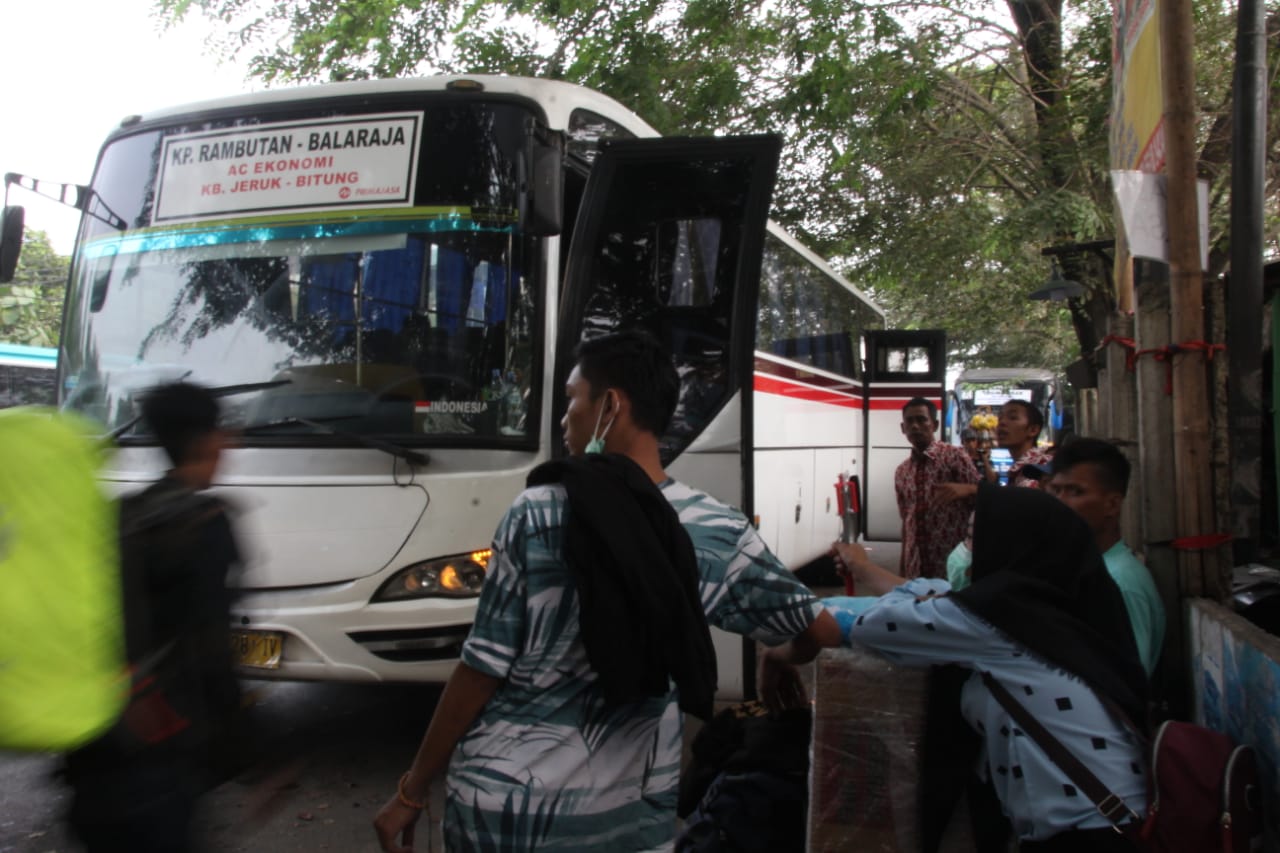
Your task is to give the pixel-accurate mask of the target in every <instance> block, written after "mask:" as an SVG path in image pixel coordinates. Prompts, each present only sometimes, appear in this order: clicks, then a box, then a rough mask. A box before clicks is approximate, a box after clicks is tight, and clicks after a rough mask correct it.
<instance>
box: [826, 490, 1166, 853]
mask: <svg viewBox="0 0 1280 853" xmlns="http://www.w3.org/2000/svg"><path fill="white" fill-rule="evenodd" d="M973 545H974V554H973V567H972V577H973V585H972V586H970V587H969V588H968V589H965V590H962V591H960V592H957V593H954V594H947V590H948V589H949V587H947V585H946V583H945V582H943V581H934V580H924V579H917V580H913V581H911V582H909V583H907V584H905V585H903V586H901V587H899V588H898V589H896V590H894V591H892V592H890V593H887V594H886V595H884V596H883V597H882V598H881V599H880V601H879V602H878V603H877V604H876V605H874V606H873V607H872V608H871V609H869V610H867V611H866V612H865V613H864V614H863V615H862V616H861V617H859V618H858V620H857V621H856V622H855V623H854V624H853V627H852V628H851V629H850V632H849V638H848V639H849V641H850V642H851V643H859V644H861V645H864V646H868V647H870V648H874V649H877V650H878V651H880V652H882V653H883V654H885V655H886V656H887V657H889V658H890V659H892V660H895V661H897V662H899V663H903V664H907V665H920V666H925V665H932V664H955V665H958V666H960V667H963V668H965V669H968V670H971V671H972V674H971V675H970V676H969V677H968V679H967V680H966V681H964V683H963V686H962V687H961V688H960V689H959V691H958V703H959V709H960V713H961V714H962V715H963V717H964V720H965V722H966V723H967V724H968V726H969V727H970V728H971V729H972V730H973V731H974V732H976V733H977V735H978V738H979V741H980V745H979V746H980V748H979V750H978V755H977V758H978V760H977V762H976V768H977V770H978V773H979V775H980V776H982V777H984V778H986V779H989V780H990V781H991V784H992V786H993V788H994V789H995V792H996V795H997V797H998V798H999V801H1000V806H1001V808H1002V809H1003V811H1004V813H1005V815H1007V816H1008V818H1009V820H1010V821H1011V823H1012V826H1013V830H1014V832H1015V833H1016V834H1017V836H1018V838H1019V842H1020V848H1019V849H1020V850H1022V851H1076V850H1084V849H1086V848H1087V849H1088V850H1089V851H1090V853H1109V851H1132V850H1133V849H1134V848H1133V847H1132V846H1131V845H1130V842H1129V841H1128V840H1127V839H1126V838H1125V837H1124V836H1122V835H1120V834H1118V833H1116V832H1115V831H1114V830H1113V829H1112V824H1111V822H1110V821H1108V820H1107V819H1106V818H1105V817H1103V816H1102V815H1101V814H1100V813H1099V812H1098V810H1097V808H1096V807H1095V806H1094V804H1093V802H1092V801H1091V800H1090V799H1089V798H1088V797H1087V796H1086V795H1085V794H1084V792H1082V791H1079V790H1077V788H1076V786H1075V785H1074V784H1073V783H1072V781H1071V780H1070V779H1069V778H1068V777H1067V775H1066V774H1065V773H1064V772H1063V771H1062V770H1061V769H1060V768H1059V767H1058V766H1057V764H1056V763H1055V762H1054V761H1053V760H1051V759H1050V758H1049V757H1048V755H1047V754H1046V753H1045V752H1044V750H1043V749H1041V748H1040V746H1039V745H1038V744H1037V743H1035V742H1034V741H1033V740H1032V739H1031V738H1030V737H1029V736H1027V734H1026V733H1025V732H1024V731H1022V729H1021V728H1020V727H1019V726H1018V725H1017V724H1016V723H1015V721H1014V719H1013V718H1012V717H1011V716H1010V714H1009V712H1008V711H1006V710H1005V708H1004V706H1003V705H1001V704H1000V702H999V701H998V700H997V699H996V697H995V696H994V695H993V694H992V692H991V690H990V689H988V686H987V685H986V684H984V682H983V674H984V673H985V674H988V675H990V676H991V677H992V678H994V680H995V681H996V682H997V683H998V684H999V685H1000V686H1002V687H1003V688H1004V689H1005V690H1006V691H1007V692H1008V693H1010V694H1012V695H1013V696H1014V697H1015V698H1016V699H1017V700H1018V701H1019V702H1020V703H1021V704H1022V705H1023V706H1024V707H1026V708H1027V709H1028V711H1030V713H1031V715H1032V716H1033V717H1034V718H1035V719H1037V720H1038V721H1039V722H1040V723H1041V724H1042V725H1043V726H1044V728H1045V729H1047V730H1048V731H1049V732H1050V733H1051V734H1052V735H1053V736H1054V737H1056V738H1057V739H1058V740H1059V741H1060V742H1061V743H1062V744H1063V745H1064V746H1065V747H1066V748H1067V750H1068V751H1069V752H1070V753H1071V754H1073V755H1075V756H1076V757H1077V758H1078V759H1079V760H1080V761H1081V762H1083V763H1084V764H1085V765H1086V766H1087V767H1088V768H1089V770H1091V771H1092V772H1093V774H1094V775H1095V776H1097V777H1098V778H1099V779H1100V780H1101V781H1102V782H1103V783H1104V784H1105V785H1106V786H1107V787H1108V788H1110V790H1111V791H1112V792H1114V793H1115V794H1116V795H1117V796H1119V797H1120V798H1121V799H1123V800H1124V803H1125V805H1127V806H1128V808H1129V809H1130V810H1132V811H1133V812H1136V813H1138V814H1141V813H1143V812H1144V810H1145V808H1146V790H1147V783H1146V775H1145V774H1146V768H1145V765H1144V757H1143V754H1142V750H1141V746H1140V745H1139V743H1138V738H1137V737H1136V736H1135V735H1134V733H1133V732H1134V729H1135V728H1140V727H1141V720H1142V719H1143V716H1144V708H1145V703H1146V675H1145V673H1144V671H1143V669H1142V666H1141V664H1140V663H1139V660H1138V652H1137V647H1136V644H1135V643H1134V640H1133V632H1132V630H1131V628H1130V626H1129V619H1128V615H1127V614H1126V611H1125V608H1124V603H1123V601H1122V599H1121V596H1120V591H1119V589H1117V587H1116V585H1115V583H1114V582H1113V581H1112V580H1111V578H1110V576H1109V575H1108V574H1107V571H1106V567H1105V565H1104V564H1103V562H1102V557H1101V555H1100V554H1099V553H1098V550H1097V548H1096V547H1095V545H1094V538H1093V535H1092V534H1091V533H1090V531H1089V529H1088V527H1087V525H1086V524H1085V523H1084V521H1083V520H1082V519H1081V518H1080V517H1079V516H1077V515H1076V514H1075V513H1074V512H1072V511H1071V510H1070V509H1069V508H1067V507H1066V506H1065V505H1064V504H1062V503H1060V502H1059V501H1057V500H1055V499H1054V498H1052V497H1049V496H1048V495H1044V494H1041V493H1040V492H1037V491H1035V490H1032V489H999V488H996V487H991V486H985V485H984V486H981V487H980V488H979V491H978V498H977V507H976V510H975V518H974V540H973ZM861 556H862V558H865V555H861ZM954 707H955V701H954V700H953V701H952V703H951V705H950V708H954ZM933 708H934V712H935V713H936V712H938V711H940V710H941V711H943V712H944V713H946V712H947V711H948V710H949V709H943V708H939V706H938V703H936V702H935V703H933ZM1124 717H1127V719H1124ZM951 758H952V760H955V759H956V758H957V755H956V754H955V753H953V754H952V756H951ZM971 766H973V765H971ZM924 784H925V786H926V787H927V786H928V785H929V784H931V780H930V779H929V778H926V781H925V783H924ZM923 817H924V820H925V822H926V823H928V822H929V821H930V820H936V819H941V818H942V817H944V816H941V815H930V814H928V813H926V814H925V815H924V816H923Z"/></svg>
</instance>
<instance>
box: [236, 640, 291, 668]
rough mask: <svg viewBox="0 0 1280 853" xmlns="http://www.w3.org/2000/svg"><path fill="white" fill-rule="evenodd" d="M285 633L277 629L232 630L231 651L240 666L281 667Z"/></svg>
mask: <svg viewBox="0 0 1280 853" xmlns="http://www.w3.org/2000/svg"><path fill="white" fill-rule="evenodd" d="M283 651H284V634H281V633H278V632H276V631H232V632H231V652H232V654H233V655H234V657H235V661H236V663H238V664H239V665H240V666H251V667H254V668H256V669H279V668H280V654H281V652H283Z"/></svg>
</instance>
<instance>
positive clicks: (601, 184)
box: [552, 136, 781, 696]
mask: <svg viewBox="0 0 1280 853" xmlns="http://www.w3.org/2000/svg"><path fill="white" fill-rule="evenodd" d="M780 150H781V143H780V140H779V139H778V137H775V136H751V137H720V138H705V139H679V138H660V139H628V140H610V141H608V142H606V143H603V144H602V146H601V150H600V154H599V155H598V157H597V158H596V160H595V162H594V163H593V164H592V167H591V172H590V174H589V176H588V178H587V184H586V188H585V190H584V193H583V197H582V203H581V206H580V208H579V213H578V217H577V221H576V223H575V226H574V231H573V242H572V244H571V246H570V250H569V255H568V262H567V267H566V270H565V275H564V290H563V293H562V295H561V300H560V318H559V330H558V333H557V340H556V351H555V359H556V362H555V374H554V376H553V379H552V383H553V387H554V398H553V406H554V408H553V412H555V416H554V417H553V418H552V422H553V425H554V429H555V430H557V431H558V430H559V415H560V413H561V412H563V411H564V405H565V401H564V381H565V379H566V377H567V376H568V374H569V371H570V370H571V369H572V366H573V350H574V347H575V346H576V345H577V343H578V342H579V341H580V340H583V339H584V338H591V337H596V336H598V335H602V334H607V333H610V332H615V331H622V330H628V329H643V330H646V331H648V332H650V333H651V334H653V335H654V336H655V337H657V338H658V339H659V340H660V341H662V342H663V343H664V344H665V345H666V346H667V347H668V348H669V349H670V351H671V352H672V355H673V358H674V360H675V363H676V368H677V370H678V371H679V374H680V380H681V387H680V399H679V403H678V404H677V406H676V412H675V416H674V417H673V418H672V423H671V425H670V426H669V427H668V429H667V431H666V434H665V435H664V436H663V437H662V461H663V464H664V465H665V466H666V467H667V470H668V471H669V472H670V473H671V475H672V476H673V477H675V478H677V479H679V480H681V481H682V482H685V483H687V484H688V485H690V486H693V487H695V488H698V489H702V490H703V491H706V492H708V493H709V494H712V495H714V496H715V497H717V498H719V499H720V500H722V501H724V502H725V503H728V504H731V505H734V506H738V507H741V508H742V509H743V511H744V512H745V513H747V516H748V517H750V515H751V504H752V495H751V484H752V468H751V463H752V456H751V446H752V442H751V434H750V433H751V423H752V420H751V418H752V413H751V381H752V364H753V362H752V352H753V345H754V339H755V328H756V322H755V313H756V303H757V285H758V281H759V278H760V263H761V257H762V252H763V244H764V234H765V226H766V222H767V217H768V210H769V200H770V196H771V194H772V192H773V183H774V177H775V175H776V173H777V167H778V156H779V152H780ZM556 450H557V452H563V447H562V443H561V442H559V441H556ZM712 635H713V640H714V641H715V644H716V651H717V656H718V657H719V659H720V690H721V695H724V696H740V695H747V693H749V692H750V691H751V690H752V689H753V688H752V684H751V675H750V674H744V673H746V672H747V670H748V669H753V667H754V661H753V660H752V655H751V654H750V653H749V652H748V653H747V654H745V655H744V643H743V641H742V640H740V639H739V638H738V637H734V636H731V635H728V634H724V633H722V632H720V631H713V632H712Z"/></svg>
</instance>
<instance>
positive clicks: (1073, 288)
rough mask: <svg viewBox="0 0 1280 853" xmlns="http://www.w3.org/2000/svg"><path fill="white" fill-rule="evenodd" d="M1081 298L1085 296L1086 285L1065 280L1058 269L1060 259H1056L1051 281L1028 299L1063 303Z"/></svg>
mask: <svg viewBox="0 0 1280 853" xmlns="http://www.w3.org/2000/svg"><path fill="white" fill-rule="evenodd" d="M1081 296H1084V285H1082V284H1080V282H1078V281H1072V280H1071V279H1068V278H1063V277H1062V270H1061V269H1059V267H1058V259H1057V258H1054V259H1053V268H1052V270H1051V271H1050V273H1049V280H1048V281H1046V282H1045V283H1044V287H1041V288H1040V289H1039V290H1037V291H1035V292H1034V293H1032V294H1031V295H1030V296H1028V297H1027V298H1028V299H1041V300H1049V301H1051V302H1063V301H1066V300H1068V299H1078V298H1080V297H1081Z"/></svg>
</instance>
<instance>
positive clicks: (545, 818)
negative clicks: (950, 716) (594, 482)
mask: <svg viewBox="0 0 1280 853" xmlns="http://www.w3.org/2000/svg"><path fill="white" fill-rule="evenodd" d="M678 388H679V385H678V379H677V377H676V376H675V371H674V369H673V368H672V367H671V362H670V359H669V357H668V356H667V355H666V354H665V353H664V352H663V351H662V350H661V349H660V348H659V347H658V346H657V345H656V344H655V343H654V342H653V341H652V339H650V338H648V337H647V336H642V335H638V334H622V335H614V336H609V337H607V338H597V339H594V340H592V341H590V342H588V343H586V344H583V345H582V346H581V347H580V348H579V362H578V366H577V367H575V369H574V371H573V373H571V374H570V377H569V381H568V384H567V387H566V392H567V395H568V399H569V403H568V410H567V411H566V413H565V417H564V420H563V421H562V425H563V426H564V431H565V443H566V445H567V446H568V449H569V451H570V452H571V453H573V454H575V455H577V454H580V453H582V452H584V451H585V450H586V449H587V448H588V446H589V445H591V444H593V443H594V444H596V447H597V448H598V446H599V444H598V442H595V441H594V440H596V439H599V438H601V437H602V436H603V437H604V439H605V441H604V445H605V447H604V448H603V449H605V450H607V451H609V452H616V453H622V454H624V455H626V456H628V457H630V458H631V459H632V460H633V461H635V462H636V463H637V464H639V465H640V467H641V468H642V469H644V471H645V472H646V473H647V474H649V476H650V477H651V478H652V479H653V481H654V483H656V484H657V485H658V486H659V488H660V489H661V490H662V494H663V495H664V496H665V497H666V498H667V500H668V501H670V503H671V505H672V506H673V507H674V508H675V510H676V512H677V514H678V516H679V518H680V521H681V524H682V525H683V526H684V528H685V530H686V531H687V532H688V533H689V536H690V538H691V539H692V542H693V546H694V551H695V554H696V557H697V563H698V575H699V578H698V581H699V597H700V599H701V602H702V605H703V609H704V611H705V613H706V616H707V619H708V621H709V622H710V623H711V624H713V625H716V626H718V627H721V628H724V629H725V630H728V631H731V632H734V633H738V634H742V635H744V636H748V637H751V638H753V639H756V640H759V641H761V642H764V643H766V644H769V645H777V644H780V643H783V642H786V641H788V640H792V639H795V640H797V642H796V643H795V644H794V647H795V648H797V649H799V651H798V652H797V654H798V655H799V658H797V659H802V658H803V657H804V656H805V655H808V656H809V657H812V655H816V654H817V652H818V650H819V649H820V648H822V647H823V646H824V645H830V644H834V643H838V642H839V627H838V626H837V625H836V623H835V620H834V619H833V618H832V617H831V616H830V615H829V614H827V613H826V612H825V611H824V610H823V609H822V607H821V605H820V604H819V603H818V601H817V600H816V599H815V598H814V596H813V595H812V594H811V593H810V592H809V591H808V589H806V588H805V587H804V586H803V585H802V584H800V583H799V582H798V581H796V580H795V578H794V577H793V576H792V574H791V573H790V572H789V571H787V569H786V568H785V567H784V566H782V565H781V564H780V563H779V562H778V560H777V559H776V558H775V557H774V556H773V555H772V554H771V553H770V552H769V550H768V549H767V547H766V546H765V545H764V543H763V541H762V540H761V539H760V537H759V535H758V534H757V533H756V531H755V529H754V528H753V527H752V526H751V524H750V523H749V522H748V521H747V519H746V518H745V517H744V516H743V515H742V514H741V513H740V512H738V511H737V510H734V509H732V508H730V507H728V506H725V505H724V504H722V503H720V502H719V501H717V500H715V499H714V498H712V497H711V496H709V495H706V494H705V493H703V492H700V491H698V490H696V489H693V488H690V487H689V486H686V485H684V484H682V483H679V482H676V481H674V480H672V479H670V478H669V477H667V475H666V473H665V471H664V470H663V469H662V466H661V463H660V460H659V456H658V443H657V436H658V435H659V434H660V433H661V431H662V430H663V429H665V426H666V423H667V421H668V420H669V418H670V413H671V411H672V410H673V409H674V405H675V399H676V394H677V392H678ZM567 511H568V502H567V499H566V496H565V492H564V489H563V487H562V486H560V485H559V484H549V485H544V486H538V487H534V488H531V489H527V490H526V491H525V492H523V493H522V494H521V495H520V496H519V497H518V498H517V499H516V501H515V503H514V504H513V505H512V507H511V508H510V509H509V510H508V512H507V514H506V516H505V517H504V518H503V520H502V522H501V523H500V524H499V526H498V530H497V532H496V534H495V536H494V553H493V556H492V558H491V560H490V564H489V574H488V577H487V578H486V580H485V587H484V591H483V593H482V594H481V597H480V602H479V606H478V609H477V613H476V621H475V626H474V627H473V629H472V633H471V636H470V637H469V638H468V640H467V642H466V644H465V645H464V647H463V652H462V661H461V663H460V665H459V667H458V670H457V672H455V675H454V677H453V678H452V679H451V680H450V683H449V685H448V686H447V687H446V690H445V694H444V695H442V697H441V700H440V704H439V706H438V707H437V710H436V714H435V716H434V718H433V720H432V723H431V727H430V728H429V729H428V732H427V736H426V738H424V741H423V745H422V748H421V749H420V750H419V753H418V757H417V759H415V762H414V765H413V767H412V768H411V769H410V771H409V773H408V774H407V775H406V776H405V777H404V778H403V779H402V784H401V789H400V794H402V795H403V797H404V799H406V800H408V801H409V802H410V803H412V802H422V801H423V799H424V798H425V797H426V794H427V790H428V786H429V784H430V781H431V780H432V778H434V777H435V776H436V775H437V774H439V773H440V772H441V771H442V770H443V769H444V764H445V762H446V761H447V763H448V774H447V780H446V797H445V800H446V805H445V815H444V829H445V838H446V844H447V847H448V849H449V850H450V851H469V850H493V851H497V850H501V851H521V850H535V849H536V850H539V851H570V850H572V851H581V850H601V849H609V850H617V851H624V850H626V851H634V850H669V849H670V847H671V844H672V841H673V839H674V836H675V809H676V799H677V788H678V782H679V774H680V758H681V743H682V735H683V721H682V718H681V714H680V711H679V709H678V707H677V697H676V695H675V692H674V690H672V691H670V692H668V694H667V695H666V696H658V697H653V698H649V699H645V700H641V701H638V702H634V703H630V704H627V705H621V706H615V707H609V706H607V705H606V703H605V702H604V699H603V695H602V693H601V691H600V690H599V688H598V686H597V684H596V675H595V673H594V672H593V671H592V669H591V667H590V664H589V662H588V660H587V655H586V650H585V648H584V647H583V644H582V641H581V639H580V637H579V634H578V618H579V611H578V599H577V595H576V591H575V588H574V584H573V581H572V578H571V577H570V575H569V573H568V569H567V567H566V565H565V562H564V559H563V553H562V542H563V535H564V531H565V519H566V513H567ZM767 687H768V685H762V688H767ZM400 794H398V795H397V797H395V798H393V799H392V800H391V801H389V802H388V803H387V805H386V806H385V807H384V808H383V810H382V811H381V812H380V813H379V815H378V819H377V820H376V821H375V828H376V829H377V830H378V833H379V836H380V838H381V839H382V842H383V849H384V850H402V849H406V848H402V847H399V846H397V845H396V843H395V840H396V838H397V837H399V836H401V835H402V833H403V832H404V830H405V828H406V827H411V826H412V825H413V821H414V820H416V818H417V813H416V812H414V811H413V809H412V808H411V807H410V806H408V805H406V804H405V803H404V802H402V801H401V797H400Z"/></svg>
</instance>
